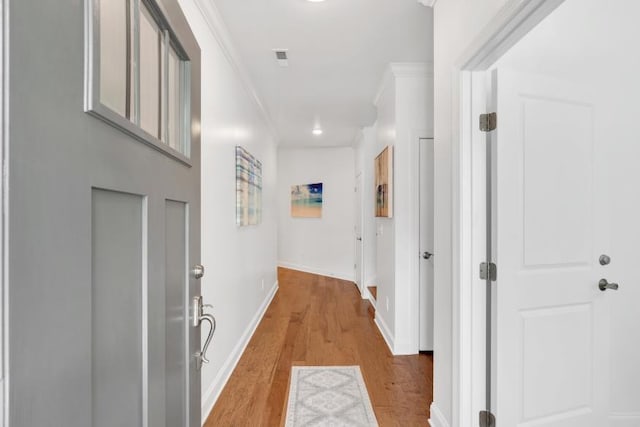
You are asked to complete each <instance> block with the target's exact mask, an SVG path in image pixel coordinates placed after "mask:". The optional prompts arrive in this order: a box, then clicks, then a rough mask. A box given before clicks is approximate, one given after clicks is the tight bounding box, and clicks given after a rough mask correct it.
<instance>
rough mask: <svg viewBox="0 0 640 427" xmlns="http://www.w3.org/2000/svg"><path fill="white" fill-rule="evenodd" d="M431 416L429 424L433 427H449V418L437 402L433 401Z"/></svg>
mask: <svg viewBox="0 0 640 427" xmlns="http://www.w3.org/2000/svg"><path fill="white" fill-rule="evenodd" d="M430 412H431V417H430V418H429V425H430V426H431V427H449V423H448V422H447V419H446V418H445V417H444V415H443V414H442V412H441V411H440V409H438V406H437V405H436V402H433V403H431V408H430Z"/></svg>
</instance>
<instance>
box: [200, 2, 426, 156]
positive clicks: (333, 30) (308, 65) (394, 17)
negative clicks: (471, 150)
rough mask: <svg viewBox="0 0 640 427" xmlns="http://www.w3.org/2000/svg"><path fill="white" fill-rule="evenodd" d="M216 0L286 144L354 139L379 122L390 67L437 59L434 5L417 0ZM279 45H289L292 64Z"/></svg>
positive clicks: (281, 141) (309, 144) (340, 143)
mask: <svg viewBox="0 0 640 427" xmlns="http://www.w3.org/2000/svg"><path fill="white" fill-rule="evenodd" d="M209 1H213V2H214V5H215V6H216V8H217V9H218V11H219V14H220V16H221V18H222V20H223V21H224V23H225V24H226V26H227V29H228V31H229V34H230V38H231V40H232V43H233V47H234V49H235V51H236V55H237V57H238V58H239V62H240V63H241V66H242V67H244V68H245V70H246V72H247V74H248V77H249V79H250V81H251V82H252V84H253V86H254V89H255V91H256V92H257V95H258V97H259V98H260V100H261V101H262V103H263V104H264V107H265V109H266V110H267V114H268V115H269V116H270V118H271V121H272V123H273V125H274V128H275V131H276V134H277V137H278V140H279V144H280V146H296V147H312V146H314V147H317V146H344V145H351V144H352V143H353V141H354V139H355V137H356V135H357V132H358V129H359V128H361V127H363V126H368V125H371V124H372V123H373V122H374V121H375V107H374V106H373V98H374V96H375V94H376V92H377V90H378V87H379V85H380V83H381V81H382V77H383V74H384V70H385V66H386V65H387V64H388V63H390V62H431V61H432V58H433V24H432V22H433V21H432V10H431V9H430V8H428V7H425V6H423V5H422V4H420V3H418V2H417V1H416V0H326V1H324V2H319V3H314V2H309V1H306V0H209ZM273 49H288V51H287V54H288V58H289V59H288V62H289V66H288V67H287V68H282V67H280V66H279V65H278V63H277V61H276V58H275V53H274V51H273ZM316 127H320V128H322V130H323V134H322V135H320V136H316V135H313V134H312V133H311V131H312V130H313V129H314V128H316Z"/></svg>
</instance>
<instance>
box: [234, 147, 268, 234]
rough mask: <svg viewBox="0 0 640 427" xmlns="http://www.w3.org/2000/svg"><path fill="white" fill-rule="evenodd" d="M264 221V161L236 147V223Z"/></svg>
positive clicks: (241, 224)
mask: <svg viewBox="0 0 640 427" xmlns="http://www.w3.org/2000/svg"><path fill="white" fill-rule="evenodd" d="M260 222H262V163H260V161H259V160H258V159H256V158H255V157H253V156H252V155H251V154H250V153H249V152H248V151H247V150H245V149H244V148H242V147H240V146H237V147H236V225H237V226H240V227H242V226H245V225H256V224H260Z"/></svg>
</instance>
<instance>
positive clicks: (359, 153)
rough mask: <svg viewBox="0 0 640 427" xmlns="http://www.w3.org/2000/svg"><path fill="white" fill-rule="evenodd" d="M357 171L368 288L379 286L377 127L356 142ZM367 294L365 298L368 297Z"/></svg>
mask: <svg viewBox="0 0 640 427" xmlns="http://www.w3.org/2000/svg"><path fill="white" fill-rule="evenodd" d="M356 146H357V150H356V153H355V155H356V171H355V174H356V175H358V174H362V190H361V191H362V213H363V215H362V251H363V256H362V258H363V263H364V271H363V281H364V286H365V288H366V287H367V286H374V285H377V276H376V218H375V189H374V184H375V182H374V176H373V173H374V172H373V167H374V162H373V160H374V159H375V156H376V155H377V154H378V147H377V146H376V125H375V124H374V125H373V126H369V127H365V128H363V129H362V132H361V134H360V135H359V138H358V139H357V141H356ZM366 295H367V294H366V293H365V294H364V295H363V297H366Z"/></svg>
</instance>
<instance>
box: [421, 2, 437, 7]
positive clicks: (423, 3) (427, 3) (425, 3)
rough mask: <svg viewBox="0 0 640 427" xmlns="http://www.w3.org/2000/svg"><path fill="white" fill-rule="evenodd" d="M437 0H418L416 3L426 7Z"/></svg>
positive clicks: (434, 3)
mask: <svg viewBox="0 0 640 427" xmlns="http://www.w3.org/2000/svg"><path fill="white" fill-rule="evenodd" d="M437 1H438V0H418V3H420V4H422V5H425V6H427V7H433V6H435V5H436V2H437Z"/></svg>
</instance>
